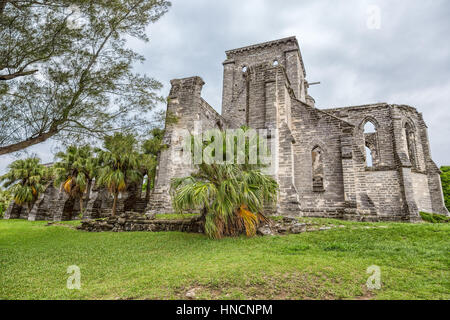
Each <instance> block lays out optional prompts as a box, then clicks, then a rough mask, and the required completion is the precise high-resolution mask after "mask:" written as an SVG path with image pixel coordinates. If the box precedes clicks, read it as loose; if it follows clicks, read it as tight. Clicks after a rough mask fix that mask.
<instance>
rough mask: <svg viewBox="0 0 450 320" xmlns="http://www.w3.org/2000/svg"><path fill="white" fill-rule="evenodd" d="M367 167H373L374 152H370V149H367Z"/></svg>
mask: <svg viewBox="0 0 450 320" xmlns="http://www.w3.org/2000/svg"><path fill="white" fill-rule="evenodd" d="M366 166H367V167H368V168H372V167H373V157H372V150H370V149H369V148H368V147H366Z"/></svg>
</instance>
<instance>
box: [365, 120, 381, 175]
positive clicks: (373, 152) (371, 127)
mask: <svg viewBox="0 0 450 320" xmlns="http://www.w3.org/2000/svg"><path fill="white" fill-rule="evenodd" d="M364 148H365V157H366V167H367V168H373V167H376V166H377V165H378V161H379V159H378V138H377V127H376V126H375V124H373V122H371V121H368V122H367V123H366V124H365V125H364Z"/></svg>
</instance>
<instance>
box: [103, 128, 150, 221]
mask: <svg viewBox="0 0 450 320" xmlns="http://www.w3.org/2000/svg"><path fill="white" fill-rule="evenodd" d="M104 149H105V150H101V151H99V161H100V164H101V168H100V170H99V175H98V181H97V183H98V185H101V186H106V187H107V188H108V190H109V192H110V193H111V194H112V195H113V197H114V202H113V207H112V216H115V215H116V211H117V199H118V198H119V193H121V192H123V191H125V190H126V189H127V185H128V183H130V182H137V181H139V180H140V179H141V178H142V175H141V173H140V171H139V154H138V152H137V151H136V139H135V138H134V137H133V136H132V135H123V134H120V133H116V134H115V135H114V136H110V137H106V138H105V142H104Z"/></svg>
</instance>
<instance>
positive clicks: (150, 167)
mask: <svg viewBox="0 0 450 320" xmlns="http://www.w3.org/2000/svg"><path fill="white" fill-rule="evenodd" d="M157 165H158V160H157V157H155V156H154V155H152V154H145V153H143V154H140V155H139V167H140V172H141V175H142V176H143V177H145V176H147V181H146V183H145V201H147V202H148V200H149V199H150V190H151V189H152V188H153V186H154V183H155V176H156V167H157Z"/></svg>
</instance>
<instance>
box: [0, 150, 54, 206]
mask: <svg viewBox="0 0 450 320" xmlns="http://www.w3.org/2000/svg"><path fill="white" fill-rule="evenodd" d="M40 162H41V160H40V159H38V158H28V159H24V160H16V161H14V162H13V163H11V164H10V165H9V166H8V169H9V171H8V173H6V174H5V175H3V176H1V177H0V182H3V186H4V187H5V188H7V189H8V190H9V191H10V193H11V194H12V195H13V199H14V201H15V202H16V203H17V204H18V205H27V206H28V210H31V208H32V206H33V204H34V202H35V201H36V200H37V198H38V197H39V195H40V194H41V193H42V192H43V191H44V190H45V188H46V184H47V183H48V182H49V181H50V179H51V176H50V173H51V170H49V169H47V168H46V167H45V166H43V165H42V164H41V163H40Z"/></svg>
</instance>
